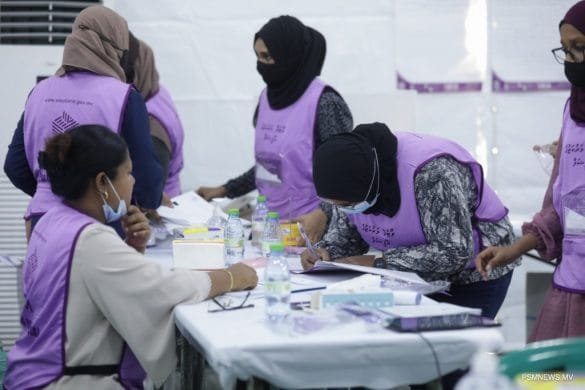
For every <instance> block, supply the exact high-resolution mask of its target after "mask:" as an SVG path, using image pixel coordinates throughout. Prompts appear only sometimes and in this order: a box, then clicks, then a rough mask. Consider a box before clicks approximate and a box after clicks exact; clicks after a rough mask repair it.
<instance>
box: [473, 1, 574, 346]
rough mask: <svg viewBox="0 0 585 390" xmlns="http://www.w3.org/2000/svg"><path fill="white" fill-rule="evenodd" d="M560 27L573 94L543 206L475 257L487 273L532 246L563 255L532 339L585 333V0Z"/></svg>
mask: <svg viewBox="0 0 585 390" xmlns="http://www.w3.org/2000/svg"><path fill="white" fill-rule="evenodd" d="M559 29H560V35H561V47H559V48H558V49H554V50H553V54H554V55H555V57H556V59H557V61H558V62H559V63H561V64H564V66H565V75H566V76H567V79H568V80H569V82H570V83H571V96H570V98H569V100H568V101H567V104H566V105H565V110H564V113H563V127H562V129H561V136H560V138H559V142H558V147H557V153H556V155H555V163H554V167H553V171H552V175H551V179H550V182H549V185H548V189H547V191H546V194H545V196H544V200H543V202H542V209H541V210H540V211H539V212H538V213H537V214H535V215H534V218H533V219H532V222H529V223H525V224H524V225H523V226H522V232H523V233H524V235H523V236H522V238H520V240H518V241H517V242H516V243H514V245H511V246H507V247H503V248H487V249H486V250H484V251H483V252H481V253H480V254H479V256H478V257H477V259H476V264H477V268H478V269H479V270H480V271H481V273H482V274H483V275H484V276H486V277H488V276H489V274H490V272H491V273H494V272H497V271H498V270H499V269H500V268H501V267H505V266H506V264H509V263H510V262H511V261H513V259H514V258H516V257H518V256H520V255H521V254H522V253H524V252H526V251H528V250H531V249H536V250H537V251H538V253H539V254H540V256H542V257H543V258H545V259H547V260H553V259H559V261H560V262H559V264H558V265H557V267H556V269H555V272H554V275H553V284H552V286H551V288H550V290H549V292H548V295H547V297H546V301H545V303H544V305H543V307H542V308H541V310H540V314H539V315H538V319H537V321H536V325H535V327H534V329H533V330H532V334H531V335H530V337H529V341H539V340H548V339H554V338H561V337H576V336H585V321H584V319H585V262H584V261H585V172H584V171H583V166H584V165H583V162H585V1H580V2H578V3H576V4H575V5H573V7H571V8H570V9H569V11H568V12H567V14H566V15H565V17H564V18H563V20H562V21H561V23H560V26H559ZM561 258H562V260H561Z"/></svg>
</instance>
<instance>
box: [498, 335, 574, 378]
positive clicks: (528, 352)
mask: <svg viewBox="0 0 585 390" xmlns="http://www.w3.org/2000/svg"><path fill="white" fill-rule="evenodd" d="M500 371H501V372H502V373H503V374H504V375H506V376H508V377H509V378H511V379H514V378H516V376H518V375H519V374H522V373H531V372H532V373H537V372H551V371H555V372H567V373H568V372H571V373H574V372H580V373H585V337H575V338H567V339H555V340H548V341H541V342H536V343H532V344H528V345H527V346H526V348H524V349H521V350H518V351H512V352H509V353H506V354H505V355H504V356H502V357H501V358H500Z"/></svg>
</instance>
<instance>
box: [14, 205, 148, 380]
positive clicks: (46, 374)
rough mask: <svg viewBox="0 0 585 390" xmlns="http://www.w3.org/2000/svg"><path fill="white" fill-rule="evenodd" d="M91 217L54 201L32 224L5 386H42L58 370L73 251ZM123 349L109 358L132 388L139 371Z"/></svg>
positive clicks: (58, 374) (139, 377)
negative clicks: (120, 356)
mask: <svg viewBox="0 0 585 390" xmlns="http://www.w3.org/2000/svg"><path fill="white" fill-rule="evenodd" d="M92 223H98V221H96V220H95V219H93V218H91V217H89V216H87V215H85V214H83V213H80V212H79V211H77V210H74V209H72V208H70V207H68V206H66V205H64V204H63V203H58V204H57V205H56V206H55V207H53V208H52V209H51V210H49V211H48V212H47V213H46V214H45V215H44V216H43V218H41V219H40V220H39V222H38V223H37V225H36V226H35V229H34V230H33V233H32V237H31V240H30V242H29V244H28V249H27V255H26V260H25V262H24V266H23V288H24V296H25V299H26V304H25V306H24V309H23V311H22V316H21V323H22V331H21V334H20V336H19V338H18V340H17V341H16V343H15V344H14V346H13V347H12V349H11V350H10V353H9V354H8V364H7V370H6V376H5V379H4V386H5V387H6V389H9V390H12V389H24V388H26V389H28V388H36V387H44V386H46V385H48V384H49V383H51V382H54V381H56V380H58V379H59V378H60V377H61V376H63V371H64V369H65V344H66V341H67V335H66V323H65V321H66V310H67V299H68V294H69V276H70V272H71V264H72V260H73V253H74V251H75V247H76V245H77V240H78V238H79V235H80V234H81V232H82V231H83V229H84V228H85V227H86V226H88V225H90V224H92ZM56 227H57V228H56ZM123 352H124V357H123V359H122V361H121V362H111V363H110V364H118V363H120V367H119V370H121V371H122V373H123V374H125V375H123V376H124V378H130V379H125V380H121V381H122V383H123V384H124V385H125V386H126V387H127V388H133V389H134V388H137V387H135V386H136V385H135V383H141V382H142V380H143V379H144V371H142V368H141V367H140V365H139V364H137V361H136V360H135V358H134V357H133V355H131V352H130V351H129V350H127V349H126V348H125V350H124V351H123ZM121 353H122V351H121Z"/></svg>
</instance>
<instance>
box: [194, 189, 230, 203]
mask: <svg viewBox="0 0 585 390" xmlns="http://www.w3.org/2000/svg"><path fill="white" fill-rule="evenodd" d="M195 192H196V193H197V194H198V195H199V196H200V197H202V198H203V199H205V200H206V201H210V200H211V199H213V198H223V197H224V196H226V195H227V190H226V188H225V187H223V186H220V187H199V188H197V190H196V191H195Z"/></svg>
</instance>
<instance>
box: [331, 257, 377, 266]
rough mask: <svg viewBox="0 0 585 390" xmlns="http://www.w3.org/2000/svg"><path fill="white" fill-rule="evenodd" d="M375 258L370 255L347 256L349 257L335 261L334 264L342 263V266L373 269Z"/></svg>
mask: <svg viewBox="0 0 585 390" xmlns="http://www.w3.org/2000/svg"><path fill="white" fill-rule="evenodd" d="M375 258H376V256H372V255H363V256H349V257H342V258H341V259H337V260H335V262H336V263H344V264H355V265H363V266H365V267H373V266H374V259H375Z"/></svg>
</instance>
